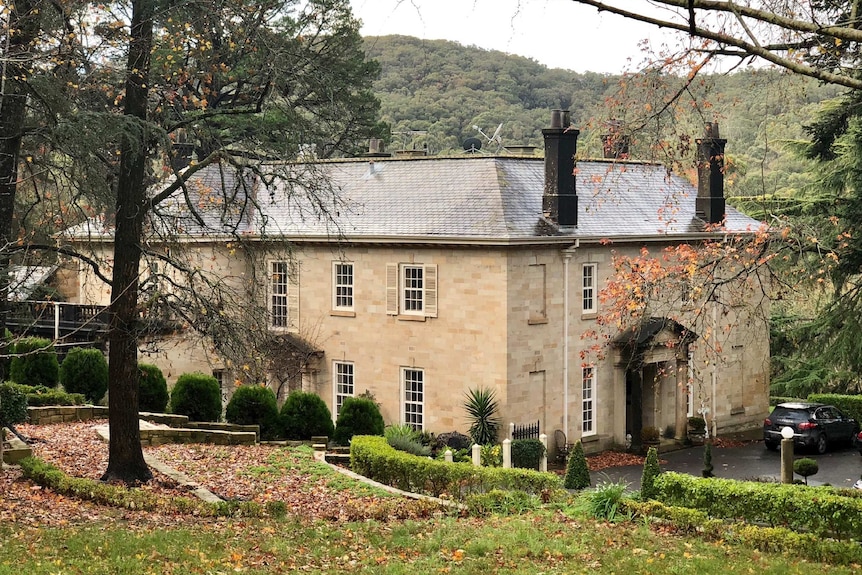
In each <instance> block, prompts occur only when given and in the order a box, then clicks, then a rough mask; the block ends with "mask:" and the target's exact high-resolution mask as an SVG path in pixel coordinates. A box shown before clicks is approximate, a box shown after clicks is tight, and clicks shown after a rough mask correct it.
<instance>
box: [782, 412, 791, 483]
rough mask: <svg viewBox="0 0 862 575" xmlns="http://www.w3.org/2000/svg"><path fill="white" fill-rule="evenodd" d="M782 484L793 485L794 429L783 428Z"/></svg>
mask: <svg viewBox="0 0 862 575" xmlns="http://www.w3.org/2000/svg"><path fill="white" fill-rule="evenodd" d="M781 437H782V438H783V439H782V440H781V483H793V428H792V427H786V426H785V427H782V428H781Z"/></svg>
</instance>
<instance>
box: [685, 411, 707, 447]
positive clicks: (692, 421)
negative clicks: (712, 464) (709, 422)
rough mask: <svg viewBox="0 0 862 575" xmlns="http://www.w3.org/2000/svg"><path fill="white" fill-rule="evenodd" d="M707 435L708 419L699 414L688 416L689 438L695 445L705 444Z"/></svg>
mask: <svg viewBox="0 0 862 575" xmlns="http://www.w3.org/2000/svg"><path fill="white" fill-rule="evenodd" d="M705 437H706V420H705V419H704V418H702V417H701V416H699V415H695V416H694V417H689V418H688V440H689V441H690V442H691V443H693V444H694V445H703V441H704V438H705Z"/></svg>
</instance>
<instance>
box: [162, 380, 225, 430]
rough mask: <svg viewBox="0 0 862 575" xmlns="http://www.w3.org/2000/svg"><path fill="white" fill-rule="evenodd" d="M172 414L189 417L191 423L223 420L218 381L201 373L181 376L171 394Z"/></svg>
mask: <svg viewBox="0 0 862 575" xmlns="http://www.w3.org/2000/svg"><path fill="white" fill-rule="evenodd" d="M171 412H172V413H176V414H177V415H187V416H188V418H189V421H218V420H219V419H221V390H220V389H219V387H218V380H217V379H216V378H214V377H213V376H211V375H206V374H204V373H201V372H199V371H197V372H194V373H184V374H182V375H181V376H179V377H178V378H177V382H176V383H175V384H174V389H173V391H172V392H171Z"/></svg>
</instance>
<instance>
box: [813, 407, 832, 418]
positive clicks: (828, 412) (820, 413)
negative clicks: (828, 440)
mask: <svg viewBox="0 0 862 575" xmlns="http://www.w3.org/2000/svg"><path fill="white" fill-rule="evenodd" d="M814 417H816V418H817V419H836V417H835V413H834V412H833V411H832V409H830V408H828V407H821V408H820V409H818V410H817V411H816V412H815V413H814Z"/></svg>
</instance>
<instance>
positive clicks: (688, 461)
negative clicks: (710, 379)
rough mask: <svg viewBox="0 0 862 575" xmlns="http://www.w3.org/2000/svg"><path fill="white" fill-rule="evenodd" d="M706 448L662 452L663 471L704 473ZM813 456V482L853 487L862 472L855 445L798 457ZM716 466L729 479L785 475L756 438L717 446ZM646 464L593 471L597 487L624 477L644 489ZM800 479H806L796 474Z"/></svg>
mask: <svg viewBox="0 0 862 575" xmlns="http://www.w3.org/2000/svg"><path fill="white" fill-rule="evenodd" d="M703 449H704V448H703V447H702V446H701V447H690V448H687V449H681V450H679V451H670V452H667V453H662V454H660V455H659V459H660V460H661V461H662V463H661V469H662V471H678V472H680V473H688V474H690V475H696V476H698V477H699V476H700V475H701V471H702V470H703ZM800 457H809V458H811V459H813V460H815V461H816V462H817V464H818V465H819V466H820V470H819V471H818V472H817V474H816V475H812V476H810V477H809V478H808V484H809V485H823V484H824V483H828V484H830V485H833V486H835V487H851V486H852V485H853V483H855V482H856V480H857V479H859V478H860V474H862V457H860V455H859V452H858V451H857V450H855V449H851V448H849V447H848V448H833V449H831V450H830V451H829V452H827V453H825V454H824V455H817V454H815V453H808V452H799V450H797V452H796V453H795V458H800ZM712 466H713V470H712V472H713V474H714V475H715V477H722V478H725V479H772V480H775V481H778V480H779V478H780V477H781V454H780V453H779V452H778V451H769V450H768V449H766V448H765V447H764V445H763V441H754V442H751V443H748V444H746V445H744V446H742V447H713V448H712ZM642 473H643V467H642V466H636V465H631V466H625V467H609V468H607V469H602V470H600V471H593V472H592V473H590V477H591V479H592V482H593V486H595V485H597V484H598V483H602V482H608V481H611V482H616V481H619V480H623V481H625V482H626V483H628V484H629V489H631V490H636V489H640V483H641V474H642ZM796 478H797V479H802V477H800V476H796Z"/></svg>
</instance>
